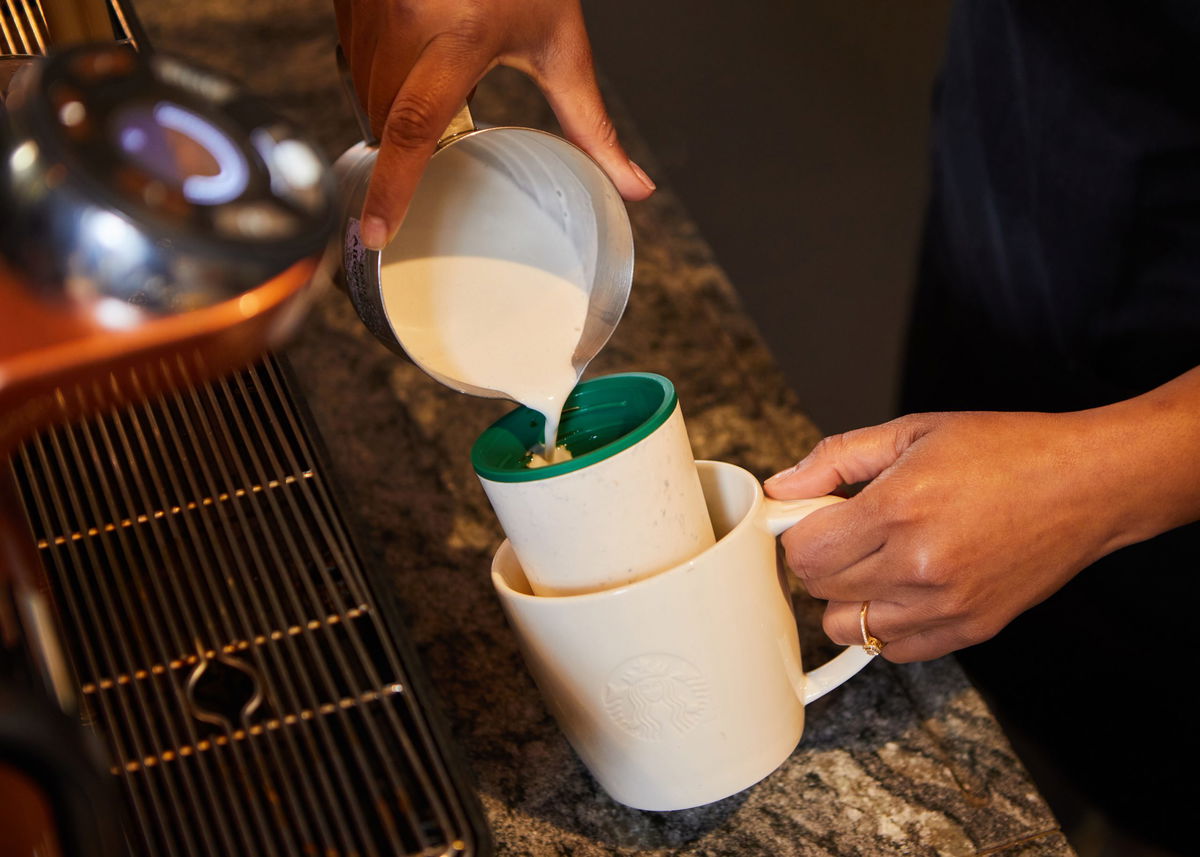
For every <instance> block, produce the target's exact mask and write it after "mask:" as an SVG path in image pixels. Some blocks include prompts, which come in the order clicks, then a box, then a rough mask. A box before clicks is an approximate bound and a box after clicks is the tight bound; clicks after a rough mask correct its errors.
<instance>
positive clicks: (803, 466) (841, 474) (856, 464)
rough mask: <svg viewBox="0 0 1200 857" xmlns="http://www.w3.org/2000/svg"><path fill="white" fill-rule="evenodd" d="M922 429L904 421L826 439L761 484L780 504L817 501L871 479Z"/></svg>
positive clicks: (908, 420) (900, 420) (888, 464)
mask: <svg viewBox="0 0 1200 857" xmlns="http://www.w3.org/2000/svg"><path fill="white" fill-rule="evenodd" d="M924 431H925V428H924V426H923V425H922V424H921V423H920V421H918V420H916V419H915V418H911V417H905V418H902V419H898V420H892V421H891V422H888V423H884V424H883V425H878V426H871V427H869V428H862V429H857V430H855V431H850V432H846V433H845V434H838V435H830V436H829V437H827V438H825V439H824V440H822V441H821V442H820V443H818V444H817V445H816V447H814V448H813V451H812V452H810V453H809V454H808V455H807V456H805V457H804V458H803V459H801V461H800V462H799V463H797V464H796V465H795V466H794V467H792V468H790V469H788V470H784V471H781V472H779V473H776V474H775V475H774V476H772V477H771V478H770V479H768V480H767V481H766V482H764V483H763V488H764V489H765V490H766V492H767V494H768V495H770V496H772V497H776V498H778V499H781V500H790V499H794V498H799V497H819V496H821V495H823V494H828V493H829V492H830V491H833V490H834V489H836V488H837V487H838V486H840V485H850V484H853V483H855V482H865V481H866V480H868V479H874V478H875V477H876V476H878V475H879V474H880V473H882V472H883V471H884V470H886V469H887V468H888V467H890V466H891V465H892V464H894V463H895V461H896V459H898V458H899V457H900V455H901V454H902V453H903V452H904V450H905V449H907V448H908V447H909V445H911V444H912V443H913V441H914V440H916V439H917V437H919V436H920V435H921V434H922V433H924Z"/></svg>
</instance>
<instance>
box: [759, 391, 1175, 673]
mask: <svg viewBox="0 0 1200 857" xmlns="http://www.w3.org/2000/svg"><path fill="white" fill-rule="evenodd" d="M1129 417H1130V414H1129V413H1128V409H1125V410H1119V409H1118V410H1116V411H1112V410H1110V411H1105V410H1104V409H1098V410H1096V411H1082V412H1077V413H1073V414H1036V413H953V414H950V413H947V414H919V415H915V416H911V417H904V418H901V419H898V420H894V421H892V422H889V423H886V424H884V425H880V426H875V427H872V428H866V429H860V430H858V431H853V432H849V433H847V434H843V435H836V436H833V437H829V438H826V439H825V440H823V441H822V442H821V443H820V444H818V445H817V447H816V448H815V449H814V450H813V451H812V453H811V454H810V455H809V456H808V457H807V458H805V459H804V460H802V461H801V462H800V463H799V464H798V465H796V467H795V468H794V469H793V470H789V471H784V472H783V473H781V474H777V475H776V476H774V477H772V478H771V479H769V480H767V482H766V484H765V488H766V491H767V493H768V494H770V495H771V496H773V497H777V498H780V499H791V498H799V497H814V496H819V495H823V494H827V493H829V492H830V491H832V490H834V489H835V488H837V487H838V486H839V485H841V484H853V483H859V482H865V481H867V480H870V482H869V484H867V485H866V486H865V487H864V488H863V490H862V491H861V492H859V493H858V494H857V495H856V496H854V497H852V498H851V499H850V500H848V501H847V502H845V503H839V504H836V505H833V506H830V507H827V508H824V509H820V510H818V511H816V512H814V513H813V514H811V515H809V516H808V517H807V518H805V519H804V520H802V521H800V522H799V523H798V524H796V525H795V526H794V527H792V528H791V529H790V530H788V531H787V532H786V533H785V534H784V536H783V545H784V547H785V549H786V551H787V562H788V565H789V566H790V567H791V569H792V570H793V571H794V572H795V573H796V574H797V575H798V576H799V577H800V579H801V580H802V581H803V582H804V584H805V586H806V587H807V589H808V591H809V592H810V594H812V595H813V596H814V597H817V598H823V599H828V602H829V603H828V605H827V607H826V610H825V618H824V628H825V632H826V633H827V634H828V635H829V637H830V639H831V640H833V641H834V642H836V643H841V644H846V645H849V644H852V643H859V642H861V641H862V636H861V632H860V628H859V609H860V607H861V605H862V602H863V601H870V602H871V604H870V609H869V614H868V618H869V627H870V631H871V633H872V634H873V635H874V636H876V637H878V638H879V639H881V640H884V641H886V643H887V646H886V648H885V649H884V652H883V655H884V657H886V658H888V659H889V660H892V661H896V662H907V661H918V660H927V659H931V658H935V657H939V656H941V655H944V654H946V653H948V652H951V651H954V650H956V649H960V648H963V647H965V646H969V645H972V644H974V643H979V642H982V641H984V640H986V639H988V638H990V637H992V636H993V635H994V634H996V632H998V631H999V630H1000V629H1001V628H1002V627H1003V626H1004V625H1006V624H1007V623H1008V622H1009V621H1010V620H1012V619H1013V617H1015V616H1016V615H1017V614H1019V613H1021V612H1022V611H1024V610H1026V609H1028V608H1029V607H1032V606H1033V605H1035V604H1037V603H1038V602H1040V601H1042V600H1044V599H1045V598H1047V597H1048V596H1050V595H1051V594H1052V593H1054V592H1055V591H1057V590H1058V589H1059V588H1060V587H1062V586H1063V585H1064V584H1065V583H1066V582H1067V581H1068V580H1070V579H1071V577H1073V576H1074V575H1075V574H1076V573H1078V572H1079V571H1080V570H1081V569H1083V568H1084V567H1086V566H1087V565H1089V564H1091V563H1092V562H1093V561H1095V560H1096V559H1098V558H1100V557H1101V556H1103V555H1104V554H1106V553H1109V552H1111V551H1112V550H1115V549H1116V548H1117V547H1120V546H1123V545H1124V544H1129V543H1131V542H1133V541H1137V540H1139V539H1141V538H1145V537H1148V536H1149V535H1151V534H1152V532H1151V531H1150V530H1149V529H1147V527H1146V525H1145V522H1144V521H1143V519H1142V517H1140V514H1139V509H1140V508H1142V507H1143V506H1146V505H1152V504H1153V502H1154V500H1153V487H1152V482H1151V481H1150V480H1147V479H1144V478H1140V477H1139V474H1142V475H1144V473H1143V472H1142V471H1140V470H1139V468H1140V467H1142V466H1143V465H1144V463H1145V462H1144V461H1143V459H1142V456H1141V454H1140V453H1139V452H1137V451H1136V448H1137V447H1138V445H1139V444H1140V445H1141V446H1143V447H1150V446H1153V444H1152V443H1147V442H1146V441H1145V440H1144V438H1142V437H1141V436H1140V435H1141V434H1143V433H1142V432H1139V430H1138V422H1137V420H1136V419H1130V418H1129ZM1151 454H1153V453H1152V452H1151ZM1154 466H1155V467H1156V468H1157V469H1161V461H1159V462H1157V463H1156V464H1155V465H1154ZM1193 481H1194V480H1193Z"/></svg>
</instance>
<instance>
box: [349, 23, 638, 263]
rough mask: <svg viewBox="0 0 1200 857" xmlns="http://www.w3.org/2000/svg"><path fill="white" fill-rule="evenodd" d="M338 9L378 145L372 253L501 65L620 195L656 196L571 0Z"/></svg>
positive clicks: (366, 227)
mask: <svg viewBox="0 0 1200 857" xmlns="http://www.w3.org/2000/svg"><path fill="white" fill-rule="evenodd" d="M334 7H335V11H336V13H337V25H338V34H339V37H340V39H341V45H342V50H343V52H344V53H345V55H346V59H347V61H348V62H349V65H350V71H351V75H352V76H353V78H354V86H355V89H356V90H357V92H358V96H359V100H360V101H361V102H362V104H363V105H364V106H365V108H366V112H367V116H368V117H369V118H370V122H371V129H372V131H373V132H374V134H375V135H376V136H377V137H378V138H379V139H380V149H379V160H378V161H377V162H376V165H375V172H374V175H373V177H372V179H371V184H370V187H369V188H368V189H367V197H366V202H365V203H364V205H363V212H362V236H363V241H364V243H365V244H366V245H367V246H368V247H370V248H371V249H376V250H380V249H383V247H384V246H385V245H386V244H387V243H388V242H389V241H390V240H391V239H392V237H393V236H394V235H395V234H396V231H397V230H399V228H400V223H401V221H403V219H404V214H405V212H406V211H407V209H408V204H409V201H410V200H411V199H412V195H413V192H414V191H415V190H416V186H417V182H418V180H419V179H420V176H421V172H422V171H423V170H424V168H425V165H426V163H427V162H428V160H429V158H430V156H432V155H433V152H434V149H435V147H436V146H437V142H438V139H439V137H440V136H441V135H442V132H443V131H444V130H445V129H446V126H447V125H449V124H450V120H451V119H452V118H454V115H455V114H456V113H457V112H458V111H459V109H460V108H461V107H462V105H463V104H464V103H465V102H466V100H467V96H468V95H469V94H470V93H471V91H472V90H473V89H474V88H475V85H476V84H477V83H479V81H480V80H481V79H482V78H483V76H484V75H485V74H487V73H488V72H489V71H490V70H491V69H492V68H494V67H495V66H497V65H506V66H510V67H512V68H515V69H518V70H519V71H522V72H524V73H525V74H527V75H529V76H530V77H531V78H533V80H534V81H536V83H537V84H538V86H539V87H540V88H541V90H542V92H543V93H544V94H545V96H546V98H547V100H548V101H549V102H550V106H551V107H552V108H553V109H554V113H555V115H556V116H557V117H558V120H559V122H560V123H561V125H562V128H563V132H564V133H565V134H566V136H567V138H568V139H569V140H571V141H572V142H573V143H575V144H576V145H578V146H579V147H580V148H582V149H583V150H584V151H586V152H587V153H588V154H589V155H591V156H592V157H593V158H594V159H595V160H596V161H597V163H599V164H600V166H601V167H602V168H603V169H604V171H605V172H606V173H608V176H609V178H611V179H612V181H613V183H614V184H615V185H616V187H617V189H618V190H619V191H620V193H621V195H622V196H623V197H624V198H625V199H628V200H639V199H645V198H646V197H648V196H649V195H650V194H651V193H652V192H653V191H654V183H653V182H652V181H651V180H650V179H649V178H648V177H647V176H646V174H645V173H644V172H643V171H642V170H641V168H640V167H638V166H637V165H636V164H634V163H633V162H632V161H630V160H629V156H628V155H626V154H625V151H624V150H623V149H622V148H621V144H620V142H619V141H618V140H617V134H616V131H615V129H614V128H613V124H612V120H611V119H609V116H608V111H607V110H606V109H605V107H604V102H603V100H602V99H601V97H600V90H599V88H598V87H597V85H596V75H595V71H594V69H593V67H592V52H591V46H590V45H589V43H588V37H587V32H586V31H585V29H584V24H583V12H582V10H581V9H580V6H579V2H578V0H334Z"/></svg>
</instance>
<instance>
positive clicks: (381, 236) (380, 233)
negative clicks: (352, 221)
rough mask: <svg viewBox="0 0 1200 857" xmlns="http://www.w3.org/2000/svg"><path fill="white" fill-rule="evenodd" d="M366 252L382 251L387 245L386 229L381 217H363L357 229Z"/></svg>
mask: <svg viewBox="0 0 1200 857" xmlns="http://www.w3.org/2000/svg"><path fill="white" fill-rule="evenodd" d="M359 234H360V235H361V236H362V242H363V244H365V245H366V247H367V249H368V250H382V249H383V248H384V247H386V246H387V243H388V227H387V224H386V223H385V222H384V221H383V218H382V217H373V216H372V217H364V218H363V221H362V226H361V227H360V229H359Z"/></svg>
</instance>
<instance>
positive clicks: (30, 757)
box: [0, 43, 334, 854]
mask: <svg viewBox="0 0 1200 857" xmlns="http://www.w3.org/2000/svg"><path fill="white" fill-rule="evenodd" d="M2 59H3V60H4V62H3V65H2V66H0V95H2V96H3V100H2V102H0V468H2V470H0V475H2V476H3V479H0V483H2V484H0V638H2V639H0V644H3V647H6V648H7V649H9V650H11V649H12V648H13V647H14V646H16V645H18V644H20V643H23V645H24V646H25V648H26V649H27V650H28V655H29V658H30V660H31V661H32V662H33V663H34V666H35V669H34V670H32V672H33V673H35V674H36V677H37V682H36V683H37V684H40V685H41V686H40V687H37V688H34V689H33V690H34V691H36V692H34V693H29V692H28V691H29V690H30V688H24V687H0V697H3V696H5V695H7V696H9V697H12V696H13V695H14V694H16V695H18V696H19V699H17V700H16V702H14V700H13V699H12V698H10V699H3V700H0V701H2V702H3V703H4V704H0V714H2V715H5V716H4V717H0V720H2V721H4V722H3V723H0V738H4V737H5V734H4V733H5V730H6V729H7V730H8V732H7V735H8V737H11V736H12V735H13V734H14V732H15V733H16V734H19V735H20V740H18V741H15V742H14V741H10V742H9V743H8V745H7V746H5V742H4V741H3V740H0V756H4V755H5V751H12V753H15V754H16V756H17V758H18V761H20V758H21V757H22V755H23V756H24V757H25V761H26V762H27V763H28V767H29V770H40V771H42V772H44V774H45V776H46V778H47V780H48V782H49V781H53V782H54V783H55V784H56V786H57V789H56V791H57V794H56V795H53V797H54V799H55V800H54V802H55V805H54V806H53V807H51V812H52V814H53V815H54V816H55V823H56V826H57V827H58V830H59V836H58V841H57V843H56V844H55V847H56V848H57V849H60V850H59V852H57V853H66V854H84V853H87V854H93V853H95V854H100V853H109V852H108V851H107V850H106V849H107V848H108V847H109V846H111V836H112V830H111V824H112V819H111V818H105V815H106V814H107V813H111V807H109V806H108V805H107V804H106V802H105V799H104V798H105V794H106V793H105V791H104V790H103V786H106V785H107V784H106V783H97V782H96V781H95V777H93V776H92V773H93V772H92V771H91V770H90V769H89V767H88V766H87V765H86V764H80V762H81V760H85V759H87V758H88V757H89V753H90V751H89V749H88V747H87V746H85V745H86V740H85V737H84V736H83V735H82V733H79V732H78V730H73V729H71V728H70V727H71V722H70V721H71V719H72V716H73V715H74V713H75V712H74V700H73V690H72V688H71V682H70V679H69V675H68V672H69V668H68V667H67V666H66V665H65V659H64V657H63V655H62V651H61V645H60V643H59V641H58V640H57V639H56V634H55V631H54V628H53V620H52V610H51V608H50V607H49V606H48V604H47V603H46V599H45V595H44V593H42V592H40V591H39V588H38V586H37V584H36V582H35V581H36V579H37V576H36V575H35V574H34V573H33V569H34V568H35V564H36V562H37V558H36V557H33V556H30V554H29V552H28V551H22V550H20V548H21V547H22V542H23V541H24V540H27V538H28V534H27V533H25V532H23V531H22V525H23V522H21V520H20V519H21V514H20V511H19V509H18V508H16V502H15V491H14V486H12V485H10V484H8V481H9V479H10V474H9V472H8V466H7V463H6V460H7V459H8V457H9V456H10V454H12V452H13V450H14V449H15V448H16V446H17V444H18V443H20V442H21V441H22V440H23V439H24V438H25V437H27V436H29V435H31V434H32V433H33V432H35V431H36V430H38V429H40V428H42V427H44V426H46V425H49V424H51V423H57V422H63V421H66V420H70V419H76V418H79V417H82V416H86V415H88V414H91V413H95V412H97V411H100V410H102V409H106V408H110V407H112V406H115V405H119V404H123V403H127V402H130V401H136V400H140V399H145V398H147V397H149V396H152V395H155V394H157V393H160V392H163V391H167V390H171V389H176V388H180V387H188V386H193V385H196V384H198V383H200V382H202V381H205V380H208V379H210V378H213V377H216V376H219V375H222V374H224V373H227V372H230V371H232V370H235V369H239V368H241V367H242V366H244V365H246V364H247V363H249V362H250V361H252V360H253V359H255V358H256V357H258V356H259V355H261V354H262V353H263V352H264V351H265V350H267V349H269V348H271V347H273V346H275V345H277V344H279V343H280V341H281V340H282V339H283V338H284V337H285V336H286V335H287V334H288V333H289V332H290V331H291V330H292V329H293V328H294V327H295V325H296V323H297V322H298V320H299V318H300V317H301V315H302V313H303V310H304V307H305V305H306V303H307V296H308V295H309V294H310V292H311V288H310V287H311V284H312V283H313V281H314V280H319V279H322V278H323V274H322V271H323V267H322V259H323V258H324V256H325V255H326V250H327V248H328V243H329V237H330V235H331V232H332V228H333V223H334V208H333V192H332V183H331V179H330V175H329V172H328V170H327V168H326V165H325V163H324V161H323V160H322V159H321V157H320V156H319V155H318V154H317V152H316V150H315V149H314V148H313V147H312V146H311V145H309V144H308V143H307V142H305V141H304V140H303V139H301V138H300V137H299V136H297V135H296V134H294V133H293V131H292V130H291V129H290V127H289V126H288V125H287V124H286V123H285V122H283V121H282V120H280V119H278V118H277V117H276V116H275V114H274V113H273V112H272V111H270V110H268V109H267V108H266V107H265V106H264V105H262V104H261V103H260V102H258V101H255V100H253V99H250V98H247V97H245V96H243V95H242V94H240V93H239V92H238V90H237V89H236V87H234V86H233V85H232V84H231V83H229V82H228V81H226V80H224V79H222V78H220V77H217V76H215V75H212V74H209V73H208V72H206V71H203V70H200V69H196V68H194V67H191V66H189V65H186V64H184V63H181V62H178V61H176V60H174V59H172V58H170V57H166V56H163V55H155V54H147V55H140V54H137V53H135V52H134V51H132V50H131V49H130V48H129V47H127V46H121V45H116V44H113V43H108V44H97V45H88V46H80V47H76V48H72V49H70V50H67V51H64V52H63V53H61V54H58V55H56V56H53V57H52V58H50V59H48V60H41V59H38V60H29V59H24V60H20V61H18V60H15V59H13V58H11V57H4V58H2ZM21 636H23V637H24V640H23V641H21V640H18V639H17V638H18V637H21ZM0 678H3V677H2V676H0ZM13 712H16V714H17V715H19V716H18V717H17V718H16V720H15V721H14V720H13V718H10V717H8V716H7V715H9V714H11V713H13ZM59 719H61V722H59ZM12 753H10V754H9V755H12ZM2 767H3V766H0V768H2ZM0 773H2V771H0ZM64 784H68V785H66V786H64ZM30 835H31V836H33V835H35V834H30ZM10 836H17V837H18V840H15V841H14V840H11V839H10V840H9V841H8V846H12V847H19V836H20V831H6V838H8V837H10ZM31 841H32V840H31ZM6 847H7V846H6ZM42 847H46V845H45V843H43V846H42ZM0 850H2V849H0ZM38 853H42V852H38ZM47 853H56V852H54V851H49V852H47Z"/></svg>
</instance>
